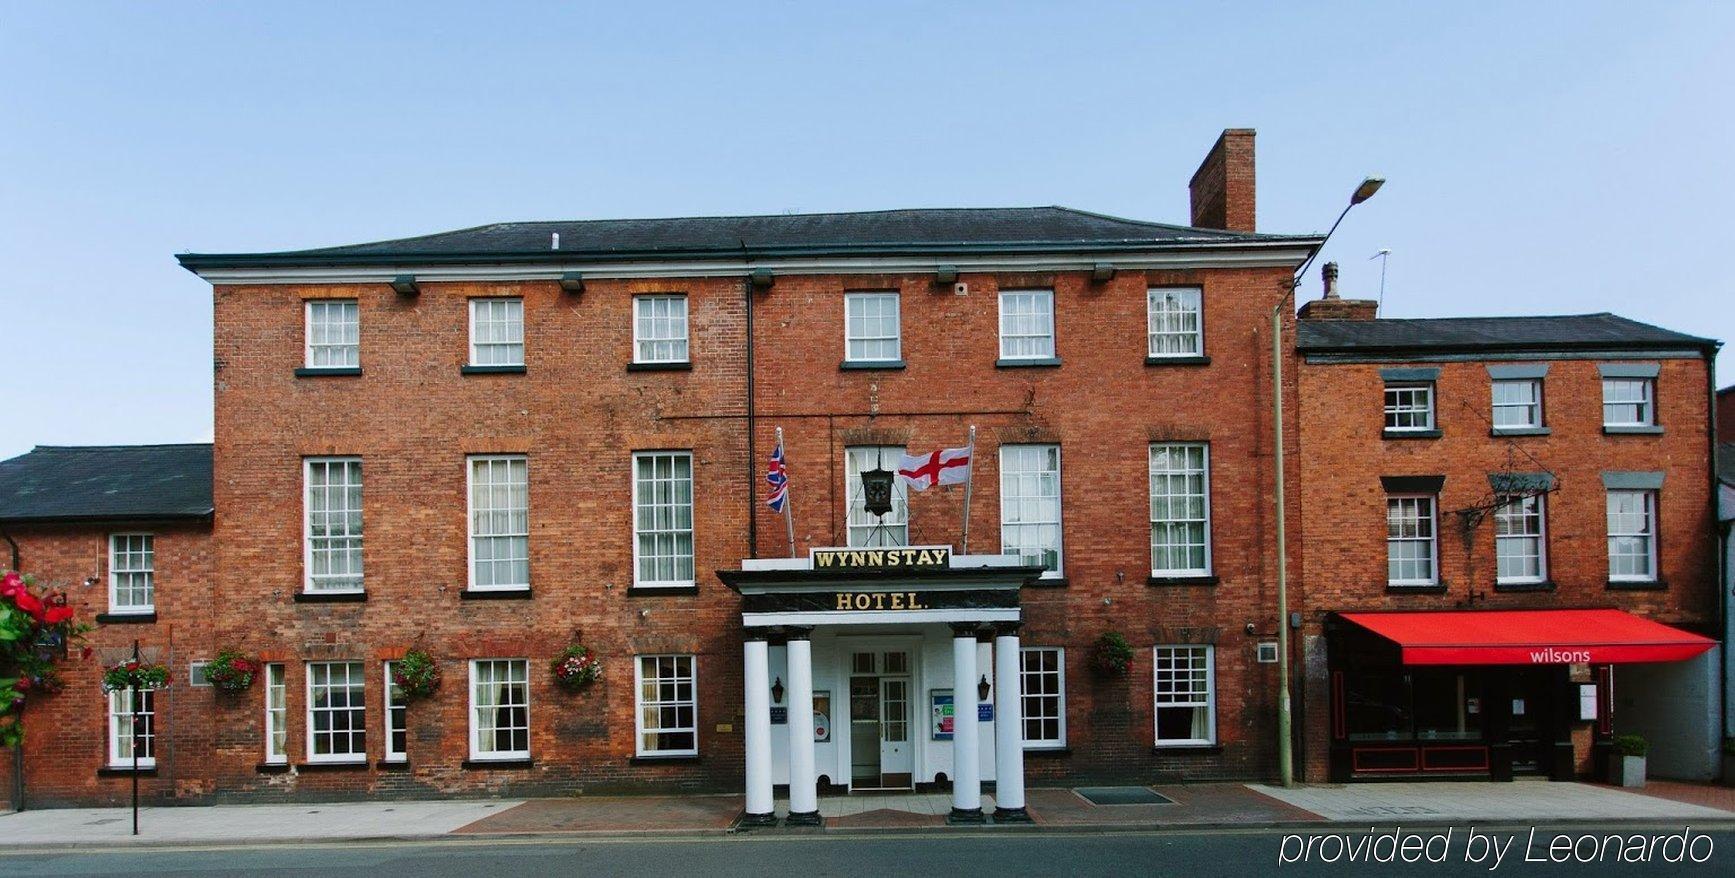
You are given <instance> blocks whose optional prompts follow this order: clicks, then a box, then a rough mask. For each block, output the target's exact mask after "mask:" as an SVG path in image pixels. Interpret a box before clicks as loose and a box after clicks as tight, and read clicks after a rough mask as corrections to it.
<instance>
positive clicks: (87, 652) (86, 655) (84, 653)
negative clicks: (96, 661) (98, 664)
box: [78, 646, 96, 661]
mask: <svg viewBox="0 0 1735 878" xmlns="http://www.w3.org/2000/svg"><path fill="white" fill-rule="evenodd" d="M95 654H96V650H93V649H91V648H90V647H88V646H87V647H84V648H83V649H80V650H79V651H78V657H79V658H81V659H84V660H85V661H89V660H90V657H91V656H93V655H95Z"/></svg>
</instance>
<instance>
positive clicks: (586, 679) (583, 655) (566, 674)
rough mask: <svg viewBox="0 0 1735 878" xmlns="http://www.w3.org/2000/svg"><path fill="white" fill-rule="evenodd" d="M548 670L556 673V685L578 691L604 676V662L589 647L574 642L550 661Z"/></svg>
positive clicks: (570, 690)
mask: <svg viewBox="0 0 1735 878" xmlns="http://www.w3.org/2000/svg"><path fill="white" fill-rule="evenodd" d="M548 670H549V672H550V673H552V674H553V675H554V682H555V685H558V686H559V687H560V688H562V689H565V690H566V691H568V692H577V691H579V690H581V689H584V688H586V687H588V686H589V685H590V684H592V683H595V682H596V681H597V679H598V678H600V677H601V676H602V662H601V661H599V660H598V659H597V657H596V655H595V654H593V653H592V652H591V651H590V648H589V647H584V646H579V645H578V644H573V645H572V646H569V647H567V648H565V649H563V650H561V651H560V655H558V656H555V658H554V661H551V662H549V663H548Z"/></svg>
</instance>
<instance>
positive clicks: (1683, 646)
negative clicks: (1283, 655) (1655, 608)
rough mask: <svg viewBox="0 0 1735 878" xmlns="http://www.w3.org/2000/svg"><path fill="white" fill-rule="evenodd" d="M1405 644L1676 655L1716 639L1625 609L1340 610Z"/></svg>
mask: <svg viewBox="0 0 1735 878" xmlns="http://www.w3.org/2000/svg"><path fill="white" fill-rule="evenodd" d="M1341 615H1342V617H1343V618H1344V619H1347V620H1349V621H1351V622H1354V623H1355V624H1357V625H1359V626H1361V627H1363V628H1366V629H1367V630H1369V631H1372V632H1373V633H1375V634H1378V635H1379V636H1381V637H1384V638H1385V639H1387V640H1390V641H1392V642H1393V643H1396V644H1397V645H1398V646H1400V647H1402V648H1403V661H1404V664H1406V665H1560V664H1586V663H1588V664H1597V665H1601V664H1619V663H1625V662H1678V661H1681V660H1682V659H1690V658H1692V657H1693V656H1696V655H1698V654H1700V653H1702V652H1704V651H1706V650H1708V649H1710V648H1711V647H1713V646H1715V645H1716V641H1714V640H1712V639H1710V638H1708V637H1701V636H1699V635H1697V634H1693V633H1691V632H1688V631H1682V630H1680V629H1679V628H1671V627H1669V626H1668V625H1664V624H1663V623H1661V622H1653V621H1651V620H1650V619H1646V618H1643V617H1641V616H1635V615H1633V614H1632V613H1629V612H1627V611H1625V610H1462V611H1458V612H1440V613H1343V614H1341Z"/></svg>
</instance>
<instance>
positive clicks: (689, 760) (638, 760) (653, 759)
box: [627, 753, 699, 765]
mask: <svg viewBox="0 0 1735 878" xmlns="http://www.w3.org/2000/svg"><path fill="white" fill-rule="evenodd" d="M627 761H628V762H630V763H632V764H633V765H697V764H699V755H698V754H697V753H689V754H685V755H671V756H634V757H633V758H631V759H629V760H627Z"/></svg>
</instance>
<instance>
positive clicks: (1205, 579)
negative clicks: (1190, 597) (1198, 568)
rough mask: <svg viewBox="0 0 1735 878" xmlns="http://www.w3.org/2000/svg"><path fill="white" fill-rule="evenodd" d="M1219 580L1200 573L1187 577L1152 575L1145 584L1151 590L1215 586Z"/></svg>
mask: <svg viewBox="0 0 1735 878" xmlns="http://www.w3.org/2000/svg"><path fill="white" fill-rule="evenodd" d="M1220 581H1221V580H1220V579H1219V578H1218V577H1217V576H1216V575H1215V574H1209V573H1200V574H1196V575H1189V576H1159V575H1154V574H1153V575H1152V576H1151V578H1149V579H1147V580H1145V584H1146V585H1148V586H1151V587H1153V588H1156V587H1161V586H1168V585H1216V584H1217V583H1218V582H1220Z"/></svg>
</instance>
